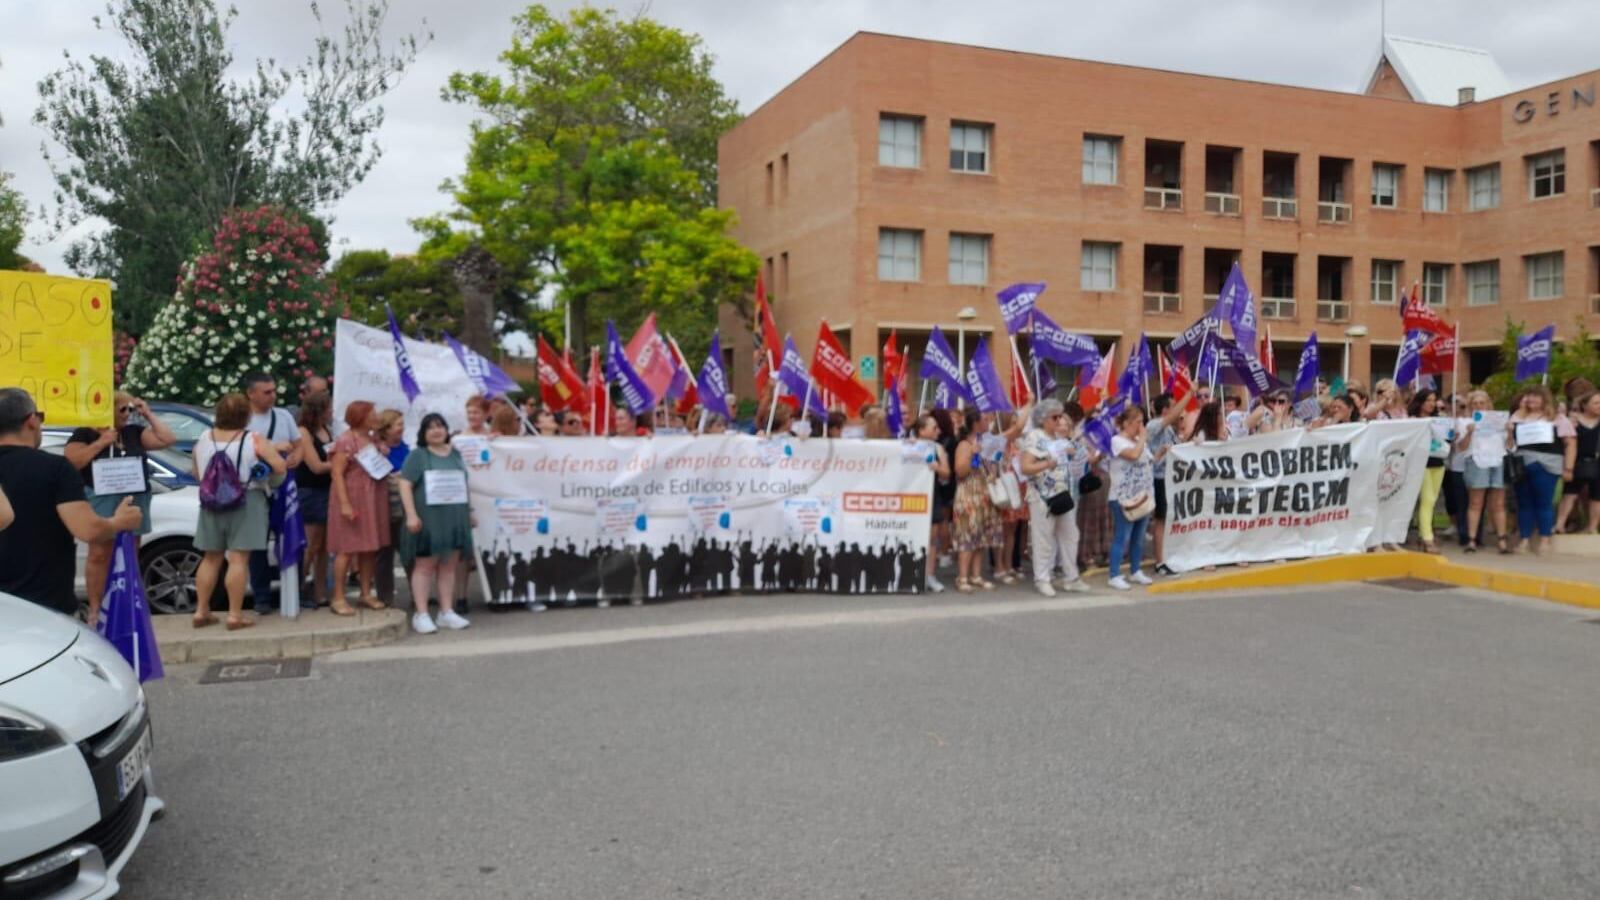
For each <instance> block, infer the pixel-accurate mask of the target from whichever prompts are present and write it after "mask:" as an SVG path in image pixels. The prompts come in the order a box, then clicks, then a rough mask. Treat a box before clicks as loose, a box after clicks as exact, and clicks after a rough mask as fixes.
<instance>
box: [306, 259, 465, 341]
mask: <svg viewBox="0 0 1600 900" xmlns="http://www.w3.org/2000/svg"><path fill="white" fill-rule="evenodd" d="M328 275H329V277H330V278H332V279H333V282H334V284H335V285H337V286H338V288H339V293H340V294H342V295H343V296H344V297H345V298H346V302H347V312H346V315H348V316H349V317H350V318H352V319H355V320H356V321H358V322H365V323H366V324H368V325H372V326H375V327H382V326H383V324H384V323H385V321H386V314H385V312H384V307H385V305H386V304H387V305H388V306H390V307H392V308H393V309H394V314H395V317H396V318H397V319H398V320H399V321H400V324H401V326H402V327H403V328H404V329H405V330H406V333H407V334H410V335H414V336H415V335H428V336H430V337H432V336H435V335H438V334H439V333H440V332H444V331H448V332H450V333H451V334H454V335H458V336H459V335H460V333H461V293H460V292H459V291H458V290H456V285H455V281H454V279H452V278H451V277H450V267H449V264H448V261H447V260H444V259H437V258H433V257H432V256H431V255H418V256H391V255H389V251H387V250H351V251H349V252H347V253H345V254H344V255H342V256H340V257H339V259H338V260H337V261H336V262H335V263H334V264H333V268H332V269H330V270H329V273H328Z"/></svg>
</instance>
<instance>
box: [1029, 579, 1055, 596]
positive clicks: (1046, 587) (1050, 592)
mask: <svg viewBox="0 0 1600 900" xmlns="http://www.w3.org/2000/svg"><path fill="white" fill-rule="evenodd" d="M1033 587H1034V589H1035V590H1037V591H1038V592H1039V593H1040V594H1042V595H1043V596H1046V597H1054V596H1055V595H1056V589H1055V588H1053V587H1051V586H1050V582H1048V581H1035V582H1034V583H1033Z"/></svg>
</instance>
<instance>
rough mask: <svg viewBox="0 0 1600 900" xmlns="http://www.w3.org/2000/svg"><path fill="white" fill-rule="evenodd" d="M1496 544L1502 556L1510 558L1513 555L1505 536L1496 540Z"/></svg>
mask: <svg viewBox="0 0 1600 900" xmlns="http://www.w3.org/2000/svg"><path fill="white" fill-rule="evenodd" d="M1494 544H1495V546H1496V547H1498V548H1500V555H1501V556H1510V555H1511V549H1510V548H1509V547H1507V546H1506V536H1505V535H1503V534H1502V535H1500V536H1499V537H1497V538H1495V539H1494Z"/></svg>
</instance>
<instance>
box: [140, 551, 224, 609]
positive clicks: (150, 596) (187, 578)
mask: <svg viewBox="0 0 1600 900" xmlns="http://www.w3.org/2000/svg"><path fill="white" fill-rule="evenodd" d="M139 556H140V568H142V569H143V570H144V596H145V599H146V600H148V601H149V603H150V611H151V612H153V613H169V614H170V613H189V614H193V613H194V608H195V587H194V574H195V571H196V570H198V569H199V568H200V551H198V550H196V549H195V548H194V544H192V543H190V542H189V541H186V540H181V539H179V540H167V541H161V542H159V543H156V544H152V545H150V546H149V547H146V548H145V549H144V552H142V553H141V554H139ZM219 582H220V579H219ZM218 587H219V588H220V587H221V585H220V584H219V585H218ZM218 593H221V591H220V590H219V591H218Z"/></svg>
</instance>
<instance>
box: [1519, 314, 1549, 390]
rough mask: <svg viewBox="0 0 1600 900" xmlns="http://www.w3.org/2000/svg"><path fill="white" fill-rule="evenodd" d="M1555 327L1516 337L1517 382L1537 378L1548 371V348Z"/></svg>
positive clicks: (1547, 327) (1547, 326)
mask: <svg viewBox="0 0 1600 900" xmlns="http://www.w3.org/2000/svg"><path fill="white" fill-rule="evenodd" d="M1555 339H1556V326H1554V325H1546V326H1545V327H1543V328H1541V329H1539V330H1538V331H1535V332H1534V333H1533V334H1523V335H1518V336H1517V380H1518V381H1523V380H1526V379H1529V378H1538V377H1539V376H1541V375H1545V374H1547V373H1548V372H1549V371H1550V348H1551V346H1552V343H1553V342H1554V341H1555Z"/></svg>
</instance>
